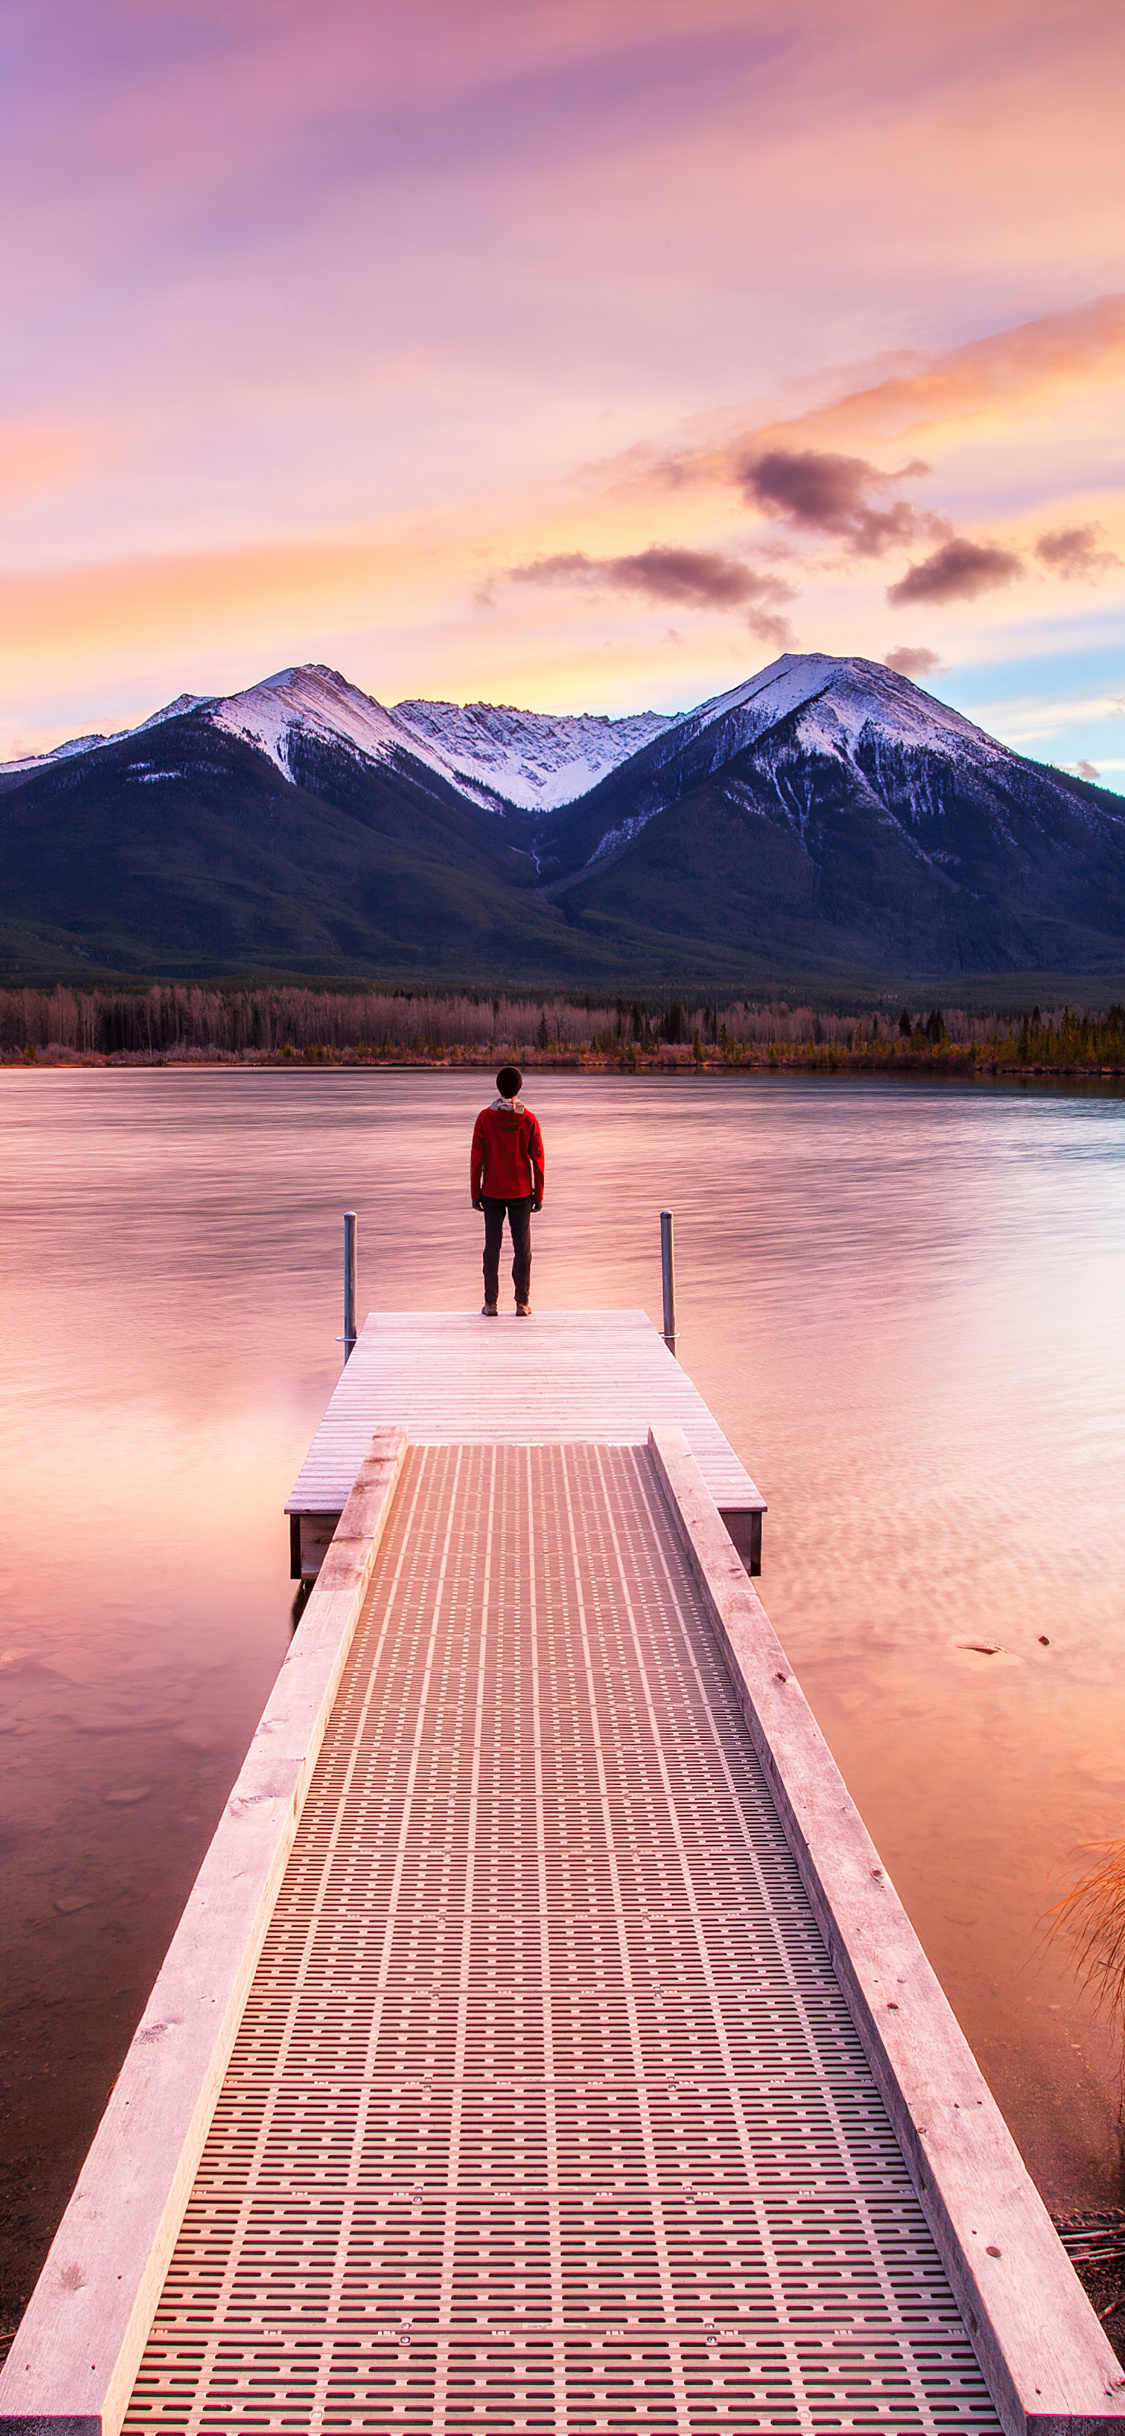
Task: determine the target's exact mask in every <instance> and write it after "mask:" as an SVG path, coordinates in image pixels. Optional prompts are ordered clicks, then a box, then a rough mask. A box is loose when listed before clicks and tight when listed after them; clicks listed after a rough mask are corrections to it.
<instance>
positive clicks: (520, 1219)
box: [481, 1193, 531, 1303]
mask: <svg viewBox="0 0 1125 2436" xmlns="http://www.w3.org/2000/svg"><path fill="white" fill-rule="evenodd" d="M481 1207H482V1209H483V1210H484V1299H485V1301H486V1303H494V1302H496V1301H497V1300H498V1298H499V1294H500V1243H501V1239H502V1237H503V1233H504V1212H505V1210H507V1213H508V1225H509V1227H510V1228H511V1231H512V1255H513V1257H512V1282H513V1284H514V1286H515V1289H516V1301H517V1302H518V1303H528V1302H530V1301H531V1195H530V1193H525V1194H524V1196H523V1198H522V1200H520V1201H493V1200H491V1199H490V1198H489V1197H487V1196H485V1198H484V1199H483V1200H482V1203H481Z"/></svg>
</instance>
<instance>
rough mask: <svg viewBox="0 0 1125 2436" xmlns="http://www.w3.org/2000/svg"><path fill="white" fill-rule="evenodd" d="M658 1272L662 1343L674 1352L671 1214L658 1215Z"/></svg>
mask: <svg viewBox="0 0 1125 2436" xmlns="http://www.w3.org/2000/svg"><path fill="white" fill-rule="evenodd" d="M660 1270H661V1277H662V1280H663V1285H664V1342H665V1344H666V1345H667V1347H668V1351H669V1353H675V1350H676V1255H675V1250H674V1247H673V1243H672V1212H671V1210H661V1213H660Z"/></svg>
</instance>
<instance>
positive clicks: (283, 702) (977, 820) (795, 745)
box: [0, 653, 1125, 988]
mask: <svg viewBox="0 0 1125 2436" xmlns="http://www.w3.org/2000/svg"><path fill="white" fill-rule="evenodd" d="M500 781H503V785H501V783H500ZM504 787H506V788H507V790H508V792H507V793H505V792H504ZM517 797H522V800H517ZM1123 961H1125V803H1123V802H1122V799H1121V798H1119V797H1117V796H1114V795H1111V794H1110V793H1109V791H1108V790H1106V789H1103V788H1099V787H1097V786H1094V785H1092V784H1090V783H1089V782H1087V781H1084V780H1081V779H1078V778H1072V777H1070V776H1069V774H1066V773H1063V772H1058V771H1051V770H1048V769H1044V768H1043V767H1041V766H1040V765H1039V764H1037V763H1034V762H1030V761H1028V760H1026V759H1024V758H1023V757H1022V756H1020V755H1018V754H1015V753H1013V752H1012V751H1011V750H1010V748H1009V747H1007V746H1005V745H1002V744H1000V743H998V742H997V740H996V739H995V738H992V737H989V736H988V735H987V734H986V733H985V732H984V731H983V730H982V729H980V728H978V727H976V726H975V725H974V724H973V722H972V721H971V720H968V719H966V718H965V717H964V715H963V714H962V713H961V712H958V711H954V710H952V709H950V708H949V707H948V706H947V705H945V704H942V703H939V702H937V701H936V700H935V698H934V697H933V696H932V695H928V694H926V693H924V692H923V691H922V690H921V689H920V688H919V687H917V686H914V685H913V684H911V682H910V680H909V679H907V678H904V677H901V676H899V675H897V674H896V673H895V672H893V671H891V670H888V669H886V668H885V667H882V666H880V665H879V664H877V663H875V662H871V661H864V660H861V659H858V658H850V659H841V658H834V657H831V656H830V655H828V654H824V653H806V654H793V653H786V654H783V655H782V656H781V658H780V659H778V660H775V661H774V662H772V663H771V664H770V665H769V666H768V667H767V668H765V669H761V670H758V671H757V672H755V673H754V674H753V675H752V676H751V677H748V678H746V679H745V680H743V681H742V682H741V683H740V684H739V685H737V686H734V687H731V688H729V689H728V690H727V691H726V692H725V693H723V694H720V695H716V696H714V697H712V698H711V699H710V700H709V701H707V702H704V703H701V704H699V705H697V706H696V708H695V709H694V710H691V711H687V712H681V713H679V714H677V715H675V716H674V717H673V716H666V715H665V714H663V713H659V712H652V713H638V714H635V715H634V716H633V717H632V718H630V719H627V720H621V721H609V720H601V719H597V718H594V717H592V716H586V715H582V714H560V715H558V716H555V715H553V714H550V713H542V712H522V711H517V710H515V709H513V708H512V707H511V706H504V705H494V704H479V703H477V704H468V705H457V704H450V703H441V702H436V703H429V702H422V701H416V700H411V701H408V702H403V703H400V704H398V705H396V706H395V707H394V708H393V709H387V708H386V707H385V706H384V705H382V704H381V703H379V702H377V701H376V700H375V699H374V698H373V697H372V696H370V695H367V694H364V693H363V692H362V691H361V690H360V689H359V688H358V687H355V686H352V685H350V684H349V683H348V681H347V680H346V679H345V678H344V677H342V676H340V675H339V674H338V672H336V671H333V670H330V669H326V668H323V667H320V666H316V665H313V666H310V667H307V668H303V669H299V668H291V669H286V670H282V671H280V672H279V673H278V674H277V675H275V676H274V677H272V678H268V679H265V680H263V681H262V683H261V684H260V685H257V686H251V687H247V688H246V689H244V691H243V692H241V693H239V694H236V695H232V696H226V697H216V696H203V697H199V696H194V695H181V696H179V697H178V698H177V700H176V701H175V702H174V703H172V704H169V705H167V706H166V707H165V709H164V710H162V711H160V712H157V713H154V714H152V716H151V717H150V718H149V719H147V720H145V721H143V722H141V723H140V725H139V726H138V727H136V728H135V729H131V730H127V731H123V732H122V733H121V734H119V735H116V736H110V737H99V738H96V739H90V738H86V739H81V738H78V739H74V740H72V741H71V742H70V743H69V744H67V745H65V746H60V747H57V748H56V749H55V751H54V752H53V753H51V754H47V755H42V756H37V757H33V758H31V759H25V760H23V761H21V762H18V763H8V764H5V765H2V766H0V974H4V975H6V976H8V977H12V976H15V975H18V974H19V973H20V972H21V971H25V970H28V969H34V970H36V971H42V970H44V969H46V968H47V967H50V966H54V965H57V966H58V967H59V969H62V967H63V966H64V965H65V966H67V967H68V968H70V969H74V968H78V969H80V968H81V966H82V965H83V964H86V965H90V964H96V965H97V966H98V968H99V969H105V970H111V971H114V972H122V973H127V972H130V971H132V972H146V973H151V974H152V975H153V976H154V977H160V976H162V975H172V974H185V973H193V974H194V973H199V974H201V975H202V974H205V973H206V974H217V973H222V972H232V971H237V972H240V973H242V972H245V971H248V970H250V969H260V970H261V971H263V972H267V971H277V970H281V969H284V970H286V971H292V972H299V971H301V970H302V969H304V970H308V971H315V972H316V973H318V974H324V973H328V972H333V971H337V972H340V973H341V974H344V973H358V972H366V973H369V974H371V975H372V976H375V975H378V976H383V977H391V978H395V979H401V980H402V981H403V982H407V981H409V980H410V979H411V978H412V977H413V978H418V977H420V976H425V977H426V978H427V979H429V980H435V981H436V980H440V979H442V978H445V979H447V980H449V981H450V982H451V983H452V982H454V981H456V982H457V983H459V984H460V983H464V982H465V981H469V982H472V981H478V980H479V981H481V982H486V983H487V982H503V983H507V982H509V981H510V982H512V983H515V984H518V985H519V986H521V987H527V986H529V985H534V984H535V983H537V982H543V983H548V982H550V983H554V984H556V985H561V986H564V987H569V988H574V987H582V986H584V985H585V984H587V983H589V984H590V985H594V984H595V983H597V984H598V985H605V984H608V983H610V982H618V983H620V984H622V985H626V984H628V983H630V982H636V981H638V980H641V979H644V980H648V981H652V982H656V981H658V980H666V979H686V978H687V977H688V976H689V975H690V976H692V977H693V978H698V980H699V981H700V982H703V981H705V980H707V979H708V977H710V978H713V979H714V981H715V982H716V984H719V983H720V982H721V983H724V984H736V983H738V982H739V981H742V982H744V983H745V984H746V986H748V987H750V986H754V987H758V988H763V987H765V988H769V987H777V986H780V985H781V984H782V983H784V984H786V985H789V984H790V983H797V984H800V983H801V982H802V981H807V980H811V979H815V978H817V977H823V978H825V979H826V980H832V981H833V982H834V983H836V984H838V985H839V986H847V984H848V982H849V980H851V981H854V982H855V983H856V984H859V983H860V982H862V983H863V984H864V986H870V985H871V984H872V983H873V982H875V983H878V982H880V981H884V982H886V983H888V984H891V983H897V981H898V980H899V979H901V980H902V981H903V983H905V982H906V981H907V980H909V979H910V978H912V977H920V976H922V975H925V976H927V977H932V978H933V980H934V981H935V983H936V982H937V981H938V980H939V979H940V978H941V977H942V976H943V975H948V976H949V977H950V978H953V979H962V978H964V976H966V975H978V976H979V975H987V974H990V973H994V974H997V975H1002V974H1005V973H1015V972H1020V971H1035V972H1037V973H1051V974H1055V975H1059V976H1063V977H1066V976H1087V977H1090V978H1098V979H1099V980H1100V979H1102V978H1104V977H1105V976H1106V975H1107V974H1111V973H1116V972H1118V971H1119V970H1120V969H1121V967H1122V964H1123Z"/></svg>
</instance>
